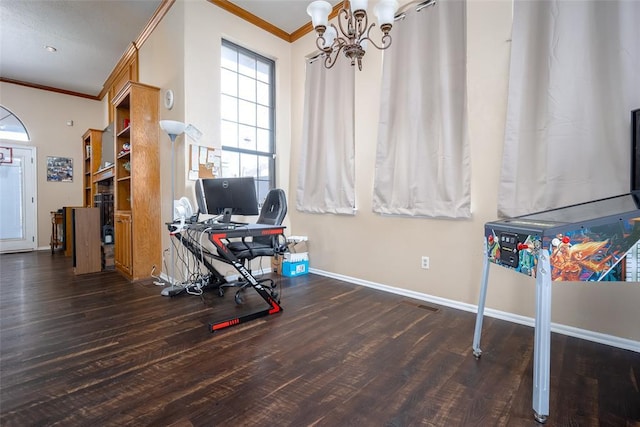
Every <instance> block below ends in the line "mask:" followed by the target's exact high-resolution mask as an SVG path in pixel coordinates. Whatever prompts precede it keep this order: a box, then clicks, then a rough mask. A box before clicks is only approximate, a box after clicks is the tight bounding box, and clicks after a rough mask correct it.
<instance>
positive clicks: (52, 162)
mask: <svg viewBox="0 0 640 427" xmlns="http://www.w3.org/2000/svg"><path fill="white" fill-rule="evenodd" d="M47 181H53V182H72V181H73V159H72V158H70V157H51V156H48V157H47Z"/></svg>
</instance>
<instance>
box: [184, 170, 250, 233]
mask: <svg viewBox="0 0 640 427" xmlns="http://www.w3.org/2000/svg"><path fill="white" fill-rule="evenodd" d="M196 200H197V201H198V210H199V211H200V213H204V214H208V215H224V217H223V218H222V220H221V221H222V222H230V221H231V215H245V216H249V215H258V199H257V197H256V184H255V180H254V178H253V177H243V178H211V179H199V180H198V181H197V182H196Z"/></svg>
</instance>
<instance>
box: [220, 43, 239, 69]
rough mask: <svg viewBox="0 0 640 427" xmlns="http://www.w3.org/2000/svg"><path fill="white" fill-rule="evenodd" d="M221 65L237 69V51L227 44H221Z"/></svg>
mask: <svg viewBox="0 0 640 427" xmlns="http://www.w3.org/2000/svg"><path fill="white" fill-rule="evenodd" d="M220 59H221V61H220V62H221V66H222V67H224V68H228V69H230V70H233V71H238V52H237V51H236V50H235V49H231V48H229V47H227V46H224V45H223V46H222V55H221V58H220Z"/></svg>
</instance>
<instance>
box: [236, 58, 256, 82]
mask: <svg viewBox="0 0 640 427" xmlns="http://www.w3.org/2000/svg"><path fill="white" fill-rule="evenodd" d="M238 72H239V73H240V74H244V75H245V76H249V77H253V78H254V79H255V78H256V60H255V59H254V58H253V57H251V56H247V55H245V54H243V53H239V54H238Z"/></svg>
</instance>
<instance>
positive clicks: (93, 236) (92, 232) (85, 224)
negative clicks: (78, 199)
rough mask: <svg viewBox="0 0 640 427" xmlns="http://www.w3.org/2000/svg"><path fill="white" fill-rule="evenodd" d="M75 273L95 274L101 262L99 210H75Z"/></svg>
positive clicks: (100, 267)
mask: <svg viewBox="0 0 640 427" xmlns="http://www.w3.org/2000/svg"><path fill="white" fill-rule="evenodd" d="M72 215H73V272H74V273H75V274H85V273H95V272H98V271H100V270H101V269H102V263H101V260H100V213H99V212H98V209H97V208H75V209H73V214H72Z"/></svg>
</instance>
